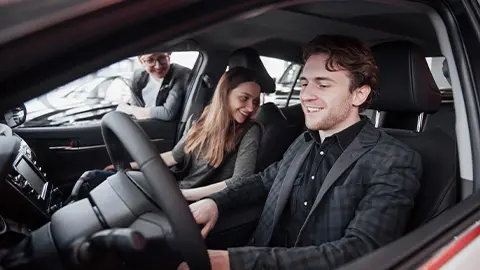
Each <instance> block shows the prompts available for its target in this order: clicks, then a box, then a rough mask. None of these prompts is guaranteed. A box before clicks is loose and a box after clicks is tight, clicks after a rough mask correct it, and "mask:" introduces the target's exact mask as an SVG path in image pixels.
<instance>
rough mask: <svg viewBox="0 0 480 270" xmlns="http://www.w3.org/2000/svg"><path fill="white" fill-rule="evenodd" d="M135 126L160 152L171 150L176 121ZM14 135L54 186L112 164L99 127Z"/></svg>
mask: <svg viewBox="0 0 480 270" xmlns="http://www.w3.org/2000/svg"><path fill="white" fill-rule="evenodd" d="M137 123H138V124H139V125H140V126H141V127H142V128H143V130H144V131H145V132H146V133H147V135H148V136H149V138H150V139H151V141H152V142H153V143H154V144H155V146H156V148H157V150H158V151H159V153H161V152H165V151H169V150H171V149H172V148H173V146H174V144H175V136H176V130H177V125H178V122H165V121H159V120H142V121H138V122H137ZM15 132H16V133H17V134H18V135H19V136H21V137H22V138H23V139H24V140H25V141H26V142H27V143H28V145H29V146H30V147H31V148H32V149H33V151H34V152H35V153H36V155H37V159H38V162H39V166H41V167H42V170H43V171H44V172H45V173H46V174H47V179H48V180H49V181H51V182H52V183H53V184H55V185H63V184H69V183H71V184H73V183H74V182H75V181H76V180H77V179H78V177H79V176H80V175H81V174H82V173H83V172H84V171H86V170H92V169H102V168H104V167H105V166H106V165H109V164H111V162H110V159H109V157H108V153H107V150H106V147H105V144H104V142H103V137H102V132H101V128H100V125H93V126H85V127H53V128H19V129H16V130H15Z"/></svg>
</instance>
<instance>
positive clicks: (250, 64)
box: [228, 47, 275, 94]
mask: <svg viewBox="0 0 480 270" xmlns="http://www.w3.org/2000/svg"><path fill="white" fill-rule="evenodd" d="M228 67H229V68H233V67H246V68H249V69H251V70H253V71H255V73H256V74H257V76H258V79H259V84H260V87H261V88H262V93H269V94H270V93H275V81H274V80H273V79H272V77H270V75H269V74H268V72H267V70H266V69H265V66H264V65H263V62H262V60H261V59H260V55H259V54H258V52H257V51H255V49H253V48H250V47H246V48H241V49H238V50H236V51H234V52H233V53H232V54H231V55H230V58H229V60H228Z"/></svg>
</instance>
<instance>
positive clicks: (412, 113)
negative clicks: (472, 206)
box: [371, 42, 457, 230]
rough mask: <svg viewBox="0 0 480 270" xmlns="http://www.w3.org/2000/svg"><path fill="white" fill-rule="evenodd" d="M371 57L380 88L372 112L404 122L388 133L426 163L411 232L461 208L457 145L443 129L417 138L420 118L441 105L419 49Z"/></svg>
mask: <svg viewBox="0 0 480 270" xmlns="http://www.w3.org/2000/svg"><path fill="white" fill-rule="evenodd" d="M372 51H373V53H374V56H375V60H376V63H377V66H378V69H379V74H380V75H379V76H380V78H379V81H380V87H379V89H378V91H379V94H378V96H377V98H376V99H375V100H374V101H373V104H372V106H371V108H372V109H375V110H379V111H382V112H385V113H387V114H388V113H392V114H393V115H395V118H396V119H402V121H401V122H400V123H398V122H395V121H393V122H390V123H389V126H388V127H390V128H388V129H387V128H385V127H384V128H383V129H385V130H386V132H387V133H388V134H390V135H391V136H393V137H395V138H397V139H398V140H400V141H402V142H403V143H405V144H407V145H408V146H410V147H411V148H412V149H414V150H416V151H417V152H418V153H419V154H420V156H421V158H422V176H421V178H420V185H421V187H420V191H419V193H418V194H417V196H416V198H415V205H414V208H413V209H412V212H411V217H410V220H409V224H408V225H407V229H408V230H413V229H415V228H417V227H418V226H420V225H422V224H424V223H426V222H428V221H429V220H431V219H432V218H434V217H435V216H437V215H438V214H440V213H442V212H443V211H444V210H445V209H447V208H449V207H450V206H452V205H454V204H455V203H456V202H457V148H456V142H455V140H454V139H453V138H452V137H451V136H450V135H448V134H447V133H445V132H444V131H443V130H442V129H439V128H433V129H429V130H423V131H421V132H417V127H418V126H419V125H418V124H419V122H418V121H423V119H421V118H418V115H421V114H422V113H423V114H425V113H429V114H434V113H435V112H437V110H438V109H439V108H440V105H441V95H440V91H439V89H438V87H437V86H436V84H435V81H434V80H433V76H432V75H431V73H430V69H429V67H428V64H427V62H426V60H425V56H424V54H423V53H422V52H421V50H420V49H419V47H418V46H416V45H414V44H412V43H409V42H390V43H385V44H381V45H377V46H375V47H373V48H372ZM414 120H416V121H414ZM409 121H413V122H409Z"/></svg>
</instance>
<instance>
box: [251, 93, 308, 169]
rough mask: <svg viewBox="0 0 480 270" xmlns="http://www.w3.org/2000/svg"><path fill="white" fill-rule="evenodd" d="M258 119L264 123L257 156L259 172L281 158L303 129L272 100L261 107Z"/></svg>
mask: <svg viewBox="0 0 480 270" xmlns="http://www.w3.org/2000/svg"><path fill="white" fill-rule="evenodd" d="M300 110H301V109H300ZM302 115H303V113H302ZM256 119H257V121H258V122H260V123H261V124H262V125H263V135H262V139H261V142H260V149H259V152H258V158H257V169H256V171H257V172H258V171H262V170H264V169H265V168H267V167H268V166H269V165H270V164H272V163H274V162H276V161H278V160H280V159H281V158H282V156H283V153H285V151H287V148H288V147H289V146H290V144H291V143H292V142H293V141H294V140H295V138H296V137H297V136H298V134H300V132H301V130H300V128H299V125H295V124H291V123H289V121H288V119H287V118H286V117H285V115H284V114H283V113H282V111H281V110H280V109H279V108H278V107H277V106H276V105H275V104H274V103H271V102H269V103H265V104H263V105H262V106H261V107H260V109H259V111H258V113H257V117H256ZM302 123H303V122H302Z"/></svg>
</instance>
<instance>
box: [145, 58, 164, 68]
mask: <svg viewBox="0 0 480 270" xmlns="http://www.w3.org/2000/svg"><path fill="white" fill-rule="evenodd" d="M157 62H158V64H159V65H161V66H165V65H167V64H168V57H167V56H160V57H158V58H152V57H149V58H147V59H145V60H143V63H144V64H145V65H146V66H148V67H154V66H155V65H156V64H157Z"/></svg>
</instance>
